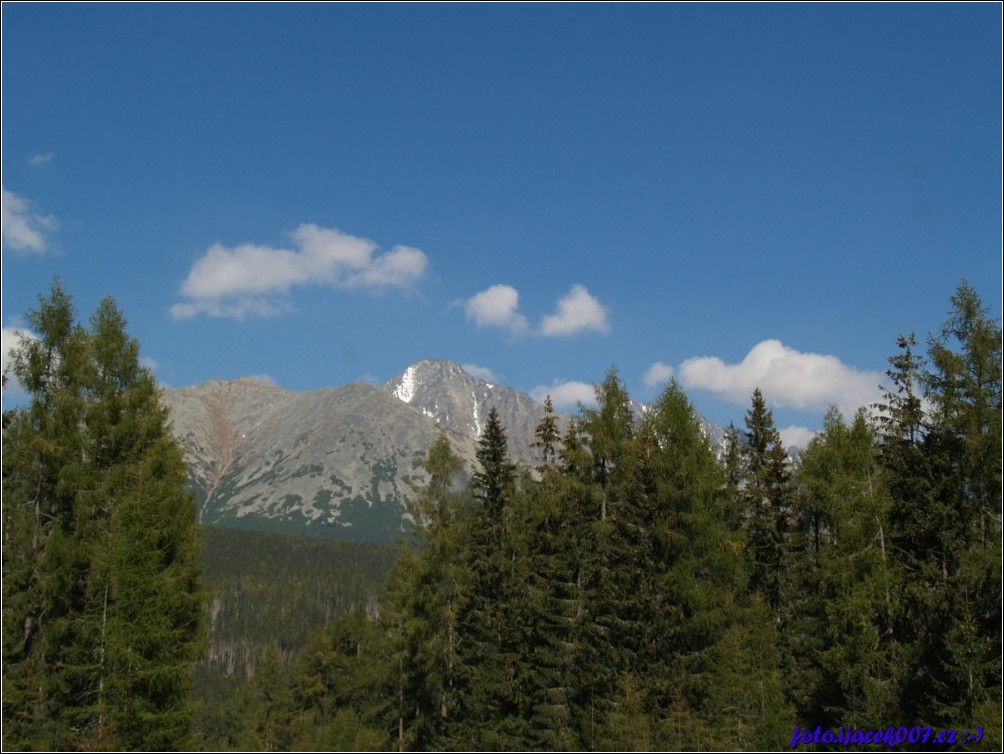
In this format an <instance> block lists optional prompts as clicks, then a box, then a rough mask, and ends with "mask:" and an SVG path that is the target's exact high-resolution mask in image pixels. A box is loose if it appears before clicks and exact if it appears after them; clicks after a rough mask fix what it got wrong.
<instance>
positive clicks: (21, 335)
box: [0, 327, 37, 397]
mask: <svg viewBox="0 0 1004 754" xmlns="http://www.w3.org/2000/svg"><path fill="white" fill-rule="evenodd" d="M24 339H30V340H37V336H36V335H35V334H34V333H33V332H31V331H30V330H25V329H24V328H21V327H5V328H3V331H2V333H0V373H3V374H6V375H7V389H6V390H5V391H4V393H5V394H6V395H7V397H14V396H20V395H24V390H23V389H22V388H21V386H20V385H19V384H18V382H17V380H16V379H14V375H13V374H7V367H8V366H10V363H11V361H12V360H13V351H14V349H16V348H17V347H18V346H19V345H21V341H22V340H24Z"/></svg>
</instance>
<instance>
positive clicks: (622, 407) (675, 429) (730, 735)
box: [4, 284, 1002, 750]
mask: <svg viewBox="0 0 1004 754" xmlns="http://www.w3.org/2000/svg"><path fill="white" fill-rule="evenodd" d="M67 303H68V302H67V301H64V300H63V299H61V298H60V297H59V296H58V295H55V293H54V295H53V296H52V297H51V299H50V300H48V301H47V302H46V305H47V308H46V309H45V311H44V316H43V312H41V311H40V313H39V317H41V318H42V319H44V321H46V322H49V329H48V331H47V333H46V334H45V335H44V336H43V338H42V339H40V340H39V341H38V343H37V344H36V345H27V346H25V349H24V351H23V353H22V357H21V359H20V360H19V361H18V362H17V370H18V377H19V379H22V381H23V382H24V384H34V385H36V389H37V390H38V391H39V401H37V403H33V404H32V405H31V406H30V407H29V408H28V409H26V410H24V411H22V412H18V413H16V414H14V415H10V416H6V417H5V419H4V421H5V430H4V431H5V435H4V440H5V453H4V534H5V537H9V538H10V541H12V542H17V543H18V546H17V547H5V550H4V605H5V611H4V659H5V668H7V670H6V675H5V679H4V723H5V728H4V734H5V743H10V745H12V746H15V747H20V748H32V747H42V746H50V747H63V748H72V747H78V748H80V747H99V746H102V747H109V746H116V745H121V742H122V741H128V742H129V744H130V745H132V746H134V747H137V748H144V747H145V748H164V747H167V746H168V745H169V744H171V743H176V742H177V741H186V742H187V741H191V739H188V738H186V734H185V728H186V725H187V721H188V719H189V716H190V711H189V710H187V709H186V707H185V705H184V704H181V705H178V706H171V705H170V704H168V703H167V700H168V699H174V698H177V697H179V695H181V694H182V692H183V691H184V683H183V682H182V679H181V676H180V675H178V674H177V673H175V672H174V671H173V669H174V668H178V667H184V662H185V659H186V658H190V657H191V655H190V648H191V647H192V646H194V645H193V644H192V643H191V642H192V640H193V639H194V638H195V637H196V636H197V634H196V633H186V631H188V630H189V629H191V630H192V631H194V630H195V628H196V627H197V623H198V621H195V622H189V623H185V622H184V621H183V620H182V618H183V617H184V616H191V615H192V610H193V608H194V607H196V606H198V605H199V604H200V602H199V596H198V590H196V589H194V587H195V577H196V575H197V569H196V568H195V567H194V560H193V553H194V552H195V551H196V549H197V548H196V547H195V545H194V544H193V543H192V542H191V541H190V540H189V539H188V538H186V536H185V532H186V530H187V529H186V526H184V525H182V524H179V523H178V522H179V521H183V520H186V519H185V518H184V515H182V513H183V512H184V511H185V510H188V508H186V506H187V505H189V504H190V500H189V499H188V498H187V497H186V496H185V495H180V494H176V492H175V486H174V482H175V476H174V475H175V471H173V470H176V465H177V464H176V460H177V459H176V458H175V457H174V456H173V455H172V453H171V451H170V450H169V449H168V448H167V447H166V446H165V445H164V443H166V440H164V439H163V435H162V433H161V429H160V427H161V423H162V415H161V414H157V413H156V412H155V411H153V410H152V409H150V410H145V409H144V408H143V407H145V406H149V405H151V404H150V399H149V397H148V396H147V393H146V392H144V391H147V390H149V386H147V387H143V386H144V385H145V383H144V377H143V371H142V370H138V371H133V370H132V369H131V366H130V365H132V364H133V362H134V361H135V349H134V345H133V344H132V341H130V340H128V338H124V337H119V336H118V334H119V333H121V331H122V327H121V325H120V324H117V322H118V321H119V320H117V319H116V316H115V315H116V313H115V311H114V309H113V308H107V309H104V310H102V313H100V315H99V316H96V318H95V320H94V321H93V323H92V330H91V331H88V330H84V329H82V328H76V327H74V326H73V324H72V323H73V316H72V311H71V312H70V313H69V314H67V310H66V304H67ZM39 321H42V320H41V319H40V320H39ZM67 323H69V324H67ZM36 329H38V330H40V331H41V330H42V329H43V328H41V327H38V326H37V325H36ZM92 332H93V333H99V332H100V333H102V334H101V336H100V338H99V340H100V343H101V347H100V348H93V347H92V345H91V339H92V338H93V337H94V336H93V335H92V334H91V333H92ZM899 346H900V353H899V354H898V355H896V356H894V357H893V358H892V359H890V366H891V368H890V372H889V375H890V379H891V386H890V387H889V388H888V390H887V391H886V401H887V403H886V405H885V406H883V407H881V412H880V414H879V415H878V416H877V417H876V418H875V419H873V418H872V417H871V416H870V415H869V414H868V413H867V411H865V410H862V411H859V412H858V413H857V414H856V415H855V416H854V417H853V419H852V420H850V422H848V421H846V420H845V419H844V417H843V416H841V415H840V413H839V412H838V411H836V409H831V411H830V412H829V413H828V414H827V416H826V419H825V422H824V427H823V431H822V432H821V433H820V434H819V435H818V436H817V437H816V438H815V439H814V440H813V441H812V442H811V443H810V445H809V447H807V448H806V449H805V450H804V451H803V453H802V454H801V456H800V458H799V459H798V461H797V462H793V461H792V460H791V459H789V458H788V457H787V454H786V453H785V451H784V448H783V447H782V445H781V441H780V435H779V433H778V431H777V429H776V427H775V426H774V420H773V416H772V414H771V412H770V410H769V409H768V407H767V404H766V401H765V400H764V397H763V395H762V394H761V393H760V391H759V390H757V391H755V392H754V394H753V399H752V404H751V407H750V410H749V412H748V413H747V415H746V431H745V433H740V432H739V431H738V430H736V429H735V428H734V427H732V428H730V431H729V432H728V433H727V436H728V443H727V446H726V449H725V451H726V452H725V454H724V457H723V458H722V459H717V458H716V457H715V455H714V453H713V451H712V449H711V448H710V447H709V446H708V443H707V441H706V439H705V437H704V435H703V433H702V431H701V427H700V424H699V422H698V419H697V416H696V414H695V412H694V409H693V406H692V405H691V404H690V402H689V400H688V399H687V397H686V395H685V394H684V392H683V390H682V389H681V388H680V386H679V385H678V384H676V383H675V382H671V383H670V384H669V385H668V386H667V387H666V389H665V391H664V392H663V393H662V394H661V395H660V396H659V397H658V399H657V400H656V401H655V402H654V404H653V405H652V406H651V407H650V409H649V410H648V411H647V412H646V413H645V414H644V417H643V418H642V419H640V420H638V419H636V418H635V415H634V413H633V412H632V410H631V403H630V400H629V397H628V394H627V391H626V389H625V388H624V385H623V383H622V382H621V381H620V379H619V377H618V375H617V372H616V370H614V369H611V370H610V371H609V372H608V374H607V375H606V378H605V379H604V381H603V382H602V383H601V384H600V385H598V386H597V389H596V395H597V407H596V408H595V409H591V410H583V411H582V412H581V415H580V416H579V417H577V418H575V419H573V420H571V421H570V422H569V424H568V426H567V429H566V431H565V434H564V435H563V436H562V435H561V434H560V432H558V425H557V422H556V416H555V415H554V413H553V407H551V406H548V407H546V408H545V414H544V418H543V420H542V421H541V422H540V424H539V425H538V427H537V430H536V433H535V441H534V445H533V447H534V448H536V450H537V452H538V466H537V468H536V469H535V470H529V469H519V468H517V467H516V466H515V464H513V462H512V461H511V459H510V457H509V448H508V439H507V436H506V432H505V429H504V428H503V427H502V425H501V423H500V421H499V417H498V413H497V412H496V411H494V410H493V411H491V412H490V414H489V417H488V423H487V425H486V427H485V432H484V434H483V436H482V438H481V440H480V443H479V446H478V451H477V465H476V467H475V468H474V469H473V474H472V476H471V477H470V483H469V484H468V485H467V486H466V487H464V486H463V485H462V484H461V483H460V482H459V481H458V480H460V479H462V478H463V472H464V469H463V464H462V463H461V461H460V459H459V458H458V457H457V455H456V454H455V453H454V451H453V448H452V446H451V444H450V441H449V439H448V437H447V435H446V434H445V433H444V434H441V435H440V436H439V438H438V439H437V440H436V442H435V443H434V445H433V446H432V448H430V451H429V453H428V455H427V456H426V458H425V459H424V461H422V462H421V465H422V466H423V468H424V470H425V471H426V472H427V475H428V479H429V481H428V484H427V485H426V486H425V487H423V488H416V489H415V499H414V500H413V501H412V502H411V504H410V512H411V515H412V518H413V519H414V522H415V527H414V532H413V535H412V536H411V537H410V538H406V539H402V540H401V542H400V544H399V547H398V550H397V554H396V560H395V561H394V563H393V566H392V567H391V560H392V558H393V557H394V555H393V553H391V552H390V551H389V550H387V549H383V548H376V547H374V546H372V545H364V544H356V545H349V544H348V543H332V542H323V541H317V540H315V541H313V542H311V541H308V540H292V539H286V538H278V537H267V536H265V535H260V534H253V533H249V532H239V533H238V532H227V531H225V530H213V529H209V530H206V531H205V532H204V537H205V539H206V541H207V543H208V545H207V548H206V551H205V552H204V553H203V556H202V562H203V564H204V565H203V567H204V571H205V574H206V581H207V583H208V584H209V587H210V591H211V593H212V595H213V601H212V603H211V606H210V610H209V624H210V629H211V634H210V636H211V641H210V651H209V652H208V653H207V656H206V657H205V658H204V659H203V662H202V663H201V664H200V665H199V673H200V675H199V677H200V678H201V679H202V682H203V683H202V685H200V692H201V693H202V697H201V699H202V700H203V701H204V705H203V706H204V709H203V714H202V715H201V717H200V718H199V723H200V732H201V734H202V738H201V740H199V741H198V743H201V744H202V745H203V746H205V747H206V748H234V749H239V750H246V749H261V750H275V749H310V750H368V749H391V748H393V749H399V750H404V749H418V750H429V749H432V750H442V749H461V750H482V749H488V750H499V749H506V750H580V749H607V750H628V749H632V750H645V749H667V750H693V749H717V750H729V749H776V748H779V747H781V746H784V747H785V748H787V746H789V745H790V740H791V739H790V737H791V733H792V730H793V729H794V728H795V727H796V726H797V727H801V728H804V729H809V730H814V729H815V728H816V726H817V725H818V726H822V727H823V728H830V729H839V727H840V726H842V725H849V726H858V727H862V728H873V727H874V725H875V724H876V720H880V721H881V722H882V724H897V725H898V724H901V723H907V722H909V724H911V725H914V724H916V725H931V726H938V727H943V728H963V727H968V728H970V729H972V728H973V727H974V726H976V725H979V726H981V727H983V728H984V730H985V741H984V746H986V747H988V748H993V747H994V746H999V743H1000V741H1001V739H1002V731H1001V727H1000V716H1001V705H1000V679H1001V659H1000V651H999V650H1000V642H1001V633H1000V630H1001V629H1000V626H1001V567H1000V564H1001V523H1000V522H1001V494H1000V488H1001V386H1000V383H1001V369H1000V360H1001V335H1000V330H999V327H998V326H997V325H996V324H995V323H994V322H992V321H990V320H989V319H988V318H987V316H986V313H985V310H984V309H983V307H982V305H981V303H980V302H979V300H978V298H977V297H976V296H975V294H974V293H973V291H972V290H971V289H970V288H969V287H968V286H966V285H964V284H963V285H962V286H960V288H959V289H958V291H957V292H956V294H955V295H954V296H953V298H952V311H951V313H950V315H949V318H948V321H947V322H946V325H945V327H944V328H943V329H942V330H940V331H939V332H938V333H937V334H936V335H935V336H933V337H932V338H931V340H930V342H929V344H928V354H927V357H926V358H922V357H921V356H919V355H918V354H917V353H916V352H915V349H916V340H915V339H914V338H913V337H912V336H911V337H906V338H901V339H900V340H899ZM32 380H34V382H32ZM98 396H100V397H98ZM144 417H146V418H144ZM158 417H159V418H158ZM99 428H101V430H100V431H98V429H99ZM8 437H11V438H14V439H16V440H17V442H12V443H10V445H9V447H8V446H7V443H8ZM96 438H100V441H98V440H97V439H96ZM136 438H147V440H145V441H143V442H137V439H136ZM8 450H9V452H8ZM96 458H101V459H102V461H101V463H102V464H103V465H102V469H104V471H101V472H99V471H98V470H96V469H95V468H94V466H93V464H92V463H90V459H96ZM385 472H386V469H384V470H382V471H379V472H378V473H380V474H383V473H385ZM388 473H389V472H388ZM151 499H156V500H159V501H161V505H159V506H157V507H156V508H155V509H154V510H150V509H148V507H147V506H146V505H145V501H148V500H151ZM8 503H10V504H8ZM187 520H191V519H190V518H189V519H187ZM91 542H93V543H96V545H97V546H93V547H89V546H88V545H89V543H91ZM248 551H252V552H254V553H255V555H256V557H255V558H247V556H246V553H247V552H248ZM127 564H128V566H127ZM388 571H389V573H388ZM384 574H388V575H387V578H386V581H385V583H384V586H383V590H382V592H381V596H380V600H379V602H378V601H377V600H376V598H375V597H374V594H375V593H376V584H377V582H378V581H379V580H380V579H382V577H383V575H384ZM8 606H10V610H8ZM150 607H154V608H155V609H153V610H150V609H148V608H150ZM165 645H168V646H175V647H176V648H177V651H176V653H175V654H174V655H172V657H173V659H172V660H171V661H170V667H166V668H161V667H158V662H159V660H160V658H161V657H162V656H163V649H162V648H163V647H164V646H165ZM95 679H98V680H99V683H97V685H95V684H94V680H95ZM227 679H229V681H228V682H229V683H230V685H229V686H227V684H226V683H225V682H224V681H226V680H227ZM153 691H156V692H157V693H151V692H153ZM123 698H129V699H130V700H132V701H131V705H130V709H135V710H137V714H136V715H135V716H134V717H132V718H130V717H129V715H126V714H124V713H123V711H122V710H121V707H120V705H119V701H118V700H121V699H123ZM71 701H72V702H73V703H70V702H71ZM137 721H141V722H142V723H144V725H139V724H137ZM9 731H14V732H15V733H10V732H9Z"/></svg>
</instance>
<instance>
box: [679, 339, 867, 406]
mask: <svg viewBox="0 0 1004 754" xmlns="http://www.w3.org/2000/svg"><path fill="white" fill-rule="evenodd" d="M678 372H679V375H680V382H681V383H682V384H683V386H684V387H687V388H694V389H698V390H706V391H708V392H711V393H714V394H716V395H718V396H720V397H722V398H724V399H725V400H728V401H730V402H732V403H734V404H736V405H745V404H746V403H748V402H749V400H750V396H751V395H752V394H753V390H754V389H755V388H757V387H759V388H760V390H761V391H762V392H763V394H764V397H765V398H766V399H767V401H768V402H769V403H771V404H772V405H774V406H778V407H787V408H795V409H801V410H807V411H824V410H826V409H827V408H828V407H829V406H831V405H836V406H837V407H838V408H839V409H840V410H841V411H842V412H843V413H844V415H845V416H851V415H853V413H854V411H856V410H857V409H858V407H860V406H863V405H866V404H869V403H873V402H875V401H876V400H878V399H879V398H880V396H881V392H880V390H879V388H878V385H879V383H880V382H881V381H882V375H881V374H880V373H878V372H862V371H858V370H857V369H855V368H853V367H850V366H847V365H846V364H843V363H841V361H840V360H839V359H838V358H837V357H836V356H826V355H822V354H816V353H802V352H800V351H796V350H795V349H793V348H789V347H787V346H785V345H784V344H783V343H781V342H780V341H778V340H765V341H762V342H761V343H758V344H757V345H755V346H754V347H753V348H752V349H751V350H750V352H749V353H748V354H747V355H746V357H745V358H744V359H743V360H742V361H741V362H740V363H738V364H726V363H725V362H723V361H722V360H721V359H719V358H718V357H715V356H702V357H698V358H693V359H687V360H686V361H684V362H683V363H682V364H681V365H680V367H679V369H678Z"/></svg>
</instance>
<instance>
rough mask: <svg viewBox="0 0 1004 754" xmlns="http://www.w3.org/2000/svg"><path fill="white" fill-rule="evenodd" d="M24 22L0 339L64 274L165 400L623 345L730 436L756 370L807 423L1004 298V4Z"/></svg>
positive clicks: (561, 391)
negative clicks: (914, 340) (148, 372)
mask: <svg viewBox="0 0 1004 754" xmlns="http://www.w3.org/2000/svg"><path fill="white" fill-rule="evenodd" d="M2 34H3V40H2V42H3V45H2V56H3V90H2V97H3V102H2V105H3V114H2V120H3V123H2V126H3V162H2V164H3V215H4V228H3V308H2V317H3V328H4V349H5V350H6V348H7V347H8V345H9V343H10V342H11V340H12V334H13V332H14V331H16V330H17V328H19V327H23V325H24V319H23V313H24V311H25V310H26V309H28V308H30V307H32V306H34V304H35V302H36V297H37V295H38V294H39V293H40V292H42V291H44V290H46V289H47V287H48V285H49V282H50V281H51V280H52V277H53V276H54V275H56V274H58V275H60V276H61V279H62V281H63V284H64V286H65V287H66V288H67V289H68V290H69V291H70V292H71V293H72V295H73V296H74V300H75V302H76V304H77V306H78V308H79V310H80V312H81V315H82V317H84V318H86V317H88V316H89V315H90V313H91V312H92V311H93V310H94V308H95V306H96V305H97V303H98V301H99V300H100V299H101V297H103V296H104V295H107V294H111V295H113V296H114V297H115V298H116V299H117V300H118V302H119V304H120V306H121V307H122V309H123V310H124V312H125V314H126V317H127V318H128V320H129V322H130V331H131V333H132V334H133V335H134V336H136V337H137V338H138V339H139V341H140V343H141V345H142V351H143V355H144V357H145V358H146V359H147V360H148V363H149V364H150V365H151V366H152V367H153V369H154V371H155V374H156V375H157V377H158V378H159V379H160V380H161V381H162V382H163V383H165V384H167V385H171V386H182V385H190V384H194V383H197V382H201V381H204V380H208V379H232V378H235V377H237V376H241V375H259V376H267V378H268V379H271V380H273V381H275V382H276V383H278V384H280V385H282V386H283V387H286V388H290V389H295V390H305V389H314V388H320V387H326V386H332V385H339V384H343V383H345V382H348V381H353V380H369V381H378V382H383V381H385V380H387V379H390V378H391V377H393V376H394V375H395V374H396V373H398V372H400V371H401V370H403V369H404V368H405V367H406V366H408V365H409V364H410V363H412V362H413V361H415V360H417V359H419V358H421V357H423V356H432V357H444V358H450V359H453V360H455V361H457V362H460V363H462V364H466V365H470V370H471V371H472V372H476V373H479V374H490V375H492V376H493V379H494V380H496V381H499V382H502V383H505V384H509V385H512V386H514V387H517V388H520V389H523V390H526V391H528V392H530V391H537V394H542V393H543V392H546V391H550V392H552V393H554V394H555V395H556V396H559V397H560V399H561V400H562V401H565V402H568V401H571V402H572V403H573V404H574V400H575V399H576V398H579V397H584V396H585V395H587V394H588V387H586V386H588V385H590V384H592V383H595V382H598V381H599V380H601V379H602V378H603V375H604V373H605V371H606V369H607V368H608V367H609V366H611V365H616V366H617V367H618V369H619V372H620V375H621V377H622V378H623V379H624V381H625V383H626V384H627V386H628V388H629V390H630V391H631V393H632V395H633V396H635V397H637V398H639V399H641V400H650V399H651V398H653V397H654V396H655V395H656V394H657V393H658V391H659V389H660V385H661V382H662V381H664V380H665V379H666V378H667V377H669V376H671V375H672V376H675V377H676V378H677V379H678V380H680V382H681V383H682V384H683V385H684V387H685V389H686V390H687V392H688V394H689V395H690V397H691V399H692V401H693V402H694V403H695V405H696V406H697V408H698V410H700V411H701V412H702V413H704V414H705V415H707V416H708V417H709V418H711V419H713V420H715V421H718V422H720V423H727V422H728V421H730V420H733V421H735V422H736V423H737V424H741V422H742V418H743V416H744V412H745V410H746V408H747V407H748V405H749V396H750V393H751V392H752V388H753V386H755V385H756V384H759V385H760V386H761V387H763V388H764V390H765V393H766V394H767V397H768V399H769V400H770V402H771V405H772V407H773V408H774V412H775V417H776V419H777V423H778V425H779V426H780V427H783V428H785V429H786V431H787V436H788V437H790V438H792V439H794V438H796V437H799V436H804V433H802V435H800V433H799V430H798V429H797V428H804V429H808V430H813V429H818V428H819V427H820V425H821V418H822V415H823V412H824V410H825V407H826V405H829V404H836V405H839V406H841V407H843V408H844V409H845V410H847V411H850V410H853V407H854V406H855V405H857V404H859V403H861V402H867V401H869V400H872V399H873V397H874V396H875V395H876V392H875V386H876V383H877V382H878V381H879V380H880V379H881V378H882V374H883V372H884V371H885V369H886V366H887V363H886V359H887V357H888V356H889V355H891V354H892V353H893V352H894V351H895V341H896V337H897V335H899V334H901V333H906V332H909V331H916V332H917V333H918V336H919V337H920V338H921V340H923V339H925V338H926V336H927V334H928V333H930V332H932V331H934V330H936V329H937V328H938V326H939V325H940V324H941V322H942V321H943V320H944V319H945V315H946V313H947V310H948V306H949V303H948V297H949V295H950V294H951V293H952V291H953V290H954V288H955V286H956V284H957V283H958V282H959V281H960V280H961V279H962V278H966V279H968V280H969V282H970V283H971V284H972V285H974V286H975V288H976V289H977V290H978V291H979V292H980V293H981V295H982V296H983V298H984V301H985V302H986V303H987V304H988V306H989V307H990V309H991V312H992V313H993V315H994V316H997V317H999V316H1000V308H1001V164H1002V163H1001V6H1000V4H997V3H988V4H965V5H963V4H952V5H871V4H867V5H851V6H850V7H844V6H842V5H840V6H838V5H805V6H794V7H793V6H790V5H788V4H779V5H773V4H770V5H756V4H742V5H734V4H729V5H705V4H701V5H675V4H667V5H626V4H617V5H564V4H562V5H523V4H520V5H506V4H503V5H494V4H493V5H455V4H446V5H397V4H395V5H368V4H367V5H340V4H336V5H323V4H322V5H316V4H311V5H294V4H280V5H257V4H255V5H239V4H234V5H231V4H227V5H203V4H195V5H157V4H151V5H147V4H142V5H133V6H126V7H120V6H114V7H112V6H106V5H82V6H72V7H71V6H66V5H55V4H27V5H26V4H4V5H3V25H2ZM5 362H6V357H5ZM8 398H14V399H16V396H14V395H12V396H8ZM789 428H790V429H789Z"/></svg>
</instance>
